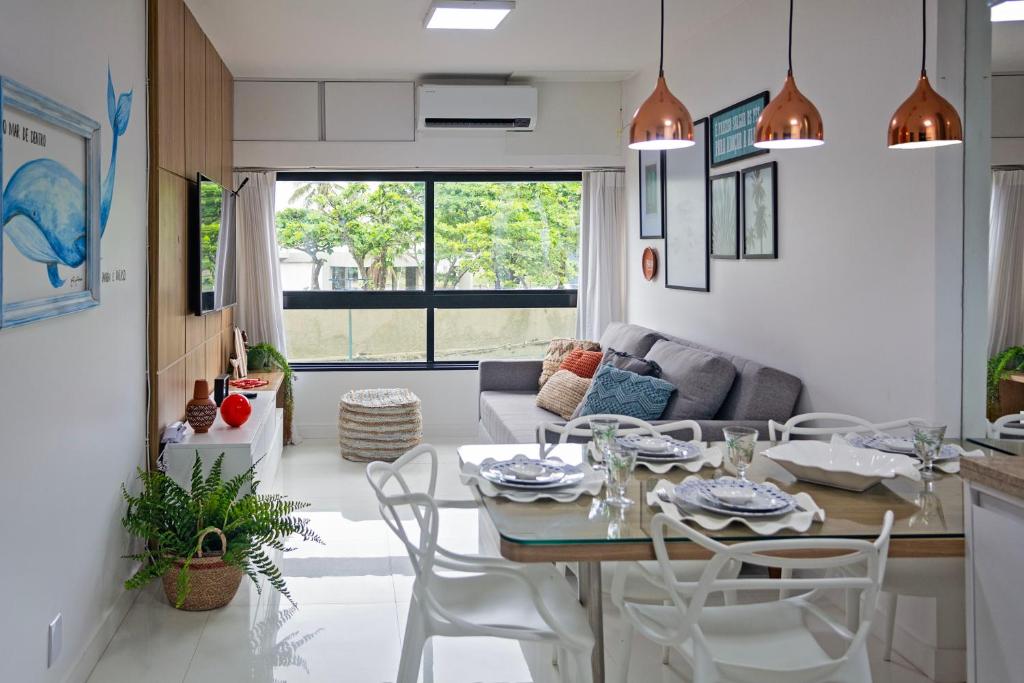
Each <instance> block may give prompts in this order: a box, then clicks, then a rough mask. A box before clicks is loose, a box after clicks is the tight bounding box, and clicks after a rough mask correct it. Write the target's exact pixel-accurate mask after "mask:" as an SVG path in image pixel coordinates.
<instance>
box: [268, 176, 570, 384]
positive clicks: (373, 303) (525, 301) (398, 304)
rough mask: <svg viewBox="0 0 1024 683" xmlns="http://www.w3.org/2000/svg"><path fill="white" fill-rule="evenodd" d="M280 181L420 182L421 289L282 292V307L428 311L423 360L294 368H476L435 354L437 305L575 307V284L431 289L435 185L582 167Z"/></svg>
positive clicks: (555, 178) (287, 178) (327, 363)
mask: <svg viewBox="0 0 1024 683" xmlns="http://www.w3.org/2000/svg"><path fill="white" fill-rule="evenodd" d="M277 180H278V181H281V182H288V181H294V182H332V181H335V182H346V181H347V182H371V181H379V182H422V183H423V184H424V185H423V190H424V191H423V204H424V206H423V213H424V215H423V230H424V235H423V241H424V263H426V264H428V267H427V268H425V272H424V277H423V289H421V290H392V291H382V292H373V291H370V292H367V291H352V290H348V291H346V290H333V291H327V290H322V291H317V292H311V291H296V290H288V291H284V292H283V293H282V307H283V309H284V310H289V309H296V310H347V309H351V310H359V309H385V308H387V309H417V310H423V311H425V313H426V317H427V321H426V322H427V338H426V358H427V359H426V361H389V362H367V363H359V362H349V361H309V362H295V363H291V366H292V368H293V369H294V370H299V371H367V370H475V369H477V368H478V367H479V361H477V360H457V361H436V360H434V312H435V311H436V310H437V309H459V308H473V309H496V308H576V304H577V290H576V289H524V290H511V289H508V290H494V289H462V290H459V289H449V290H435V289H434V267H433V264H434V185H435V183H444V182H480V183H487V182H493V183H498V182H530V181H548V182H560V181H561V182H573V181H575V182H582V180H583V172H582V171H504V172H476V171H382V172H373V171H280V172H278V174H277Z"/></svg>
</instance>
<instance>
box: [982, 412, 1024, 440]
mask: <svg viewBox="0 0 1024 683" xmlns="http://www.w3.org/2000/svg"><path fill="white" fill-rule="evenodd" d="M1009 425H1016V426H1014V427H1010V426H1009ZM987 432H988V438H990V439H1001V438H1003V437H1004V436H1024V411H1021V412H1019V413H1010V414H1009V415H1003V416H1002V417H1000V418H997V419H996V420H995V421H993V422H989V423H988V430H987Z"/></svg>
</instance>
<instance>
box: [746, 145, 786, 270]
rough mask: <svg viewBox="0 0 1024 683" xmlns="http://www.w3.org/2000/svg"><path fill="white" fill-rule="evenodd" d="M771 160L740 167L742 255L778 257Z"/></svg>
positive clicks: (776, 202)
mask: <svg viewBox="0 0 1024 683" xmlns="http://www.w3.org/2000/svg"><path fill="white" fill-rule="evenodd" d="M777 175H778V173H777V168H776V163H775V162H774V161H772V162H769V163H767V164H761V165H760V166H752V167H750V168H745V169H743V258H745V259H746V258H778V257H779V202H778V191H777V190H778V184H777V183H778V181H777Z"/></svg>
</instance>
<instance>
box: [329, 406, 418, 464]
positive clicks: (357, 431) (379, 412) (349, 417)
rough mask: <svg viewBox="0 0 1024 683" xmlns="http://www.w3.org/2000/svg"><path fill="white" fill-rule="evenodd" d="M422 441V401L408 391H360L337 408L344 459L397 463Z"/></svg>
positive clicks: (339, 438) (339, 440) (339, 437)
mask: <svg viewBox="0 0 1024 683" xmlns="http://www.w3.org/2000/svg"><path fill="white" fill-rule="evenodd" d="M422 440H423V417H422V415H421V414H420V399H419V397H417V396H416V394H414V393H412V392H411V391H409V390H408V389H358V390H355V391H350V392H348V393H347V394H345V395H344V396H342V397H341V402H340V403H339V404H338V445H339V446H340V447H341V457H343V458H345V459H346V460H353V461H355V462H371V461H374V460H389V461H390V460H396V459H398V458H399V457H401V455H402V454H403V453H405V452H406V451H408V450H409V449H410V448H412V447H414V446H417V445H418V444H419V443H420V442H421V441H422Z"/></svg>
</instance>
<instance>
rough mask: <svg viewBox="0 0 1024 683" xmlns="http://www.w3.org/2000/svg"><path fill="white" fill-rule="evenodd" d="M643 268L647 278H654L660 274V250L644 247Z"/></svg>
mask: <svg viewBox="0 0 1024 683" xmlns="http://www.w3.org/2000/svg"><path fill="white" fill-rule="evenodd" d="M643 268H644V279H645V280H653V279H654V276H655V275H657V274H658V252H656V251H655V250H654V248H653V247H647V248H646V249H644V259H643Z"/></svg>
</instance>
